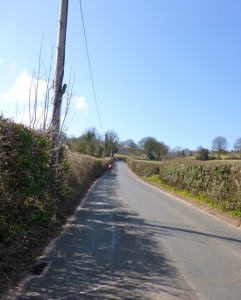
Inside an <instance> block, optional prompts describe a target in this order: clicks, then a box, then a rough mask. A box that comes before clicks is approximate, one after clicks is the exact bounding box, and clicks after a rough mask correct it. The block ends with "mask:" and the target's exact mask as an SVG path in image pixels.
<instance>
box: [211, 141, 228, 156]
mask: <svg viewBox="0 0 241 300" xmlns="http://www.w3.org/2000/svg"><path fill="white" fill-rule="evenodd" d="M227 149H228V142H227V140H226V138H225V137H223V136H217V137H216V138H215V139H213V141H212V150H213V151H215V152H217V154H218V159H220V157H221V154H222V153H225V152H226V151H227Z"/></svg>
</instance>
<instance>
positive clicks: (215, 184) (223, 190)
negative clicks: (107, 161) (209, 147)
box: [128, 160, 241, 212]
mask: <svg viewBox="0 0 241 300" xmlns="http://www.w3.org/2000/svg"><path fill="white" fill-rule="evenodd" d="M128 164H129V167H130V168H131V169H132V170H133V171H134V172H135V173H136V174H137V175H139V176H153V175H156V174H158V176H159V179H160V180H161V181H162V182H163V183H166V184H168V185H170V186H172V187H174V188H177V189H179V190H184V191H188V192H189V193H191V194H193V195H197V196H198V197H203V198H205V199H208V200H210V201H212V202H213V203H215V204H217V205H219V206H220V207H222V208H223V209H224V210H226V211H236V212H241V163H237V162H235V163H234V162H232V163H231V162H230V163H228V162H225V163H220V162H217V163H215V162H195V161H192V162H190V161H185V160H183V161H162V162H159V163H158V164H156V163H151V162H141V161H133V160H130V161H129V162H128Z"/></svg>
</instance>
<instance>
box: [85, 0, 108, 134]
mask: <svg viewBox="0 0 241 300" xmlns="http://www.w3.org/2000/svg"><path fill="white" fill-rule="evenodd" d="M79 5H80V11H81V19H82V25H83V31H84V37H85V47H86V53H87V58H88V64H89V70H90V78H91V84H92V89H93V94H94V99H95V106H96V110H97V114H98V118H99V122H100V127H101V129H102V132H104V130H103V126H102V122H101V118H100V112H99V108H98V103H97V97H96V92H95V85H94V79H93V75H92V69H91V64H90V55H89V49H88V43H87V38H86V31H85V22H84V14H83V9H82V2H81V0H79Z"/></svg>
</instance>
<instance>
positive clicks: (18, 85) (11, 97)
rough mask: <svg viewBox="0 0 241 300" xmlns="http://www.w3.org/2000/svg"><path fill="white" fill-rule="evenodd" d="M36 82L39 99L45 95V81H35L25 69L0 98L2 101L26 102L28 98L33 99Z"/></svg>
mask: <svg viewBox="0 0 241 300" xmlns="http://www.w3.org/2000/svg"><path fill="white" fill-rule="evenodd" d="M37 83H38V97H39V99H40V100H41V99H43V97H44V95H45V92H46V87H47V83H46V82H45V81H44V80H39V81H37V79H36V78H33V77H32V76H31V75H29V74H28V72H27V71H26V70H24V71H23V72H22V73H21V74H20V75H19V76H18V77H17V78H16V80H15V83H14V84H13V86H12V87H11V88H10V89H8V90H7V91H6V92H5V93H3V94H1V95H0V98H1V99H2V100H3V101H7V102H15V103H16V102H17V103H26V102H28V101H29V98H30V100H31V101H33V100H34V99H35V92H36V89H37Z"/></svg>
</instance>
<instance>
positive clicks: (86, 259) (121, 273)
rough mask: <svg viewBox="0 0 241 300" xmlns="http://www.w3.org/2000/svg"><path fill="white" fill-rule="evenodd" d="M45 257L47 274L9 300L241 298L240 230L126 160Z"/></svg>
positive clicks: (104, 180) (96, 187) (92, 192)
mask: <svg viewBox="0 0 241 300" xmlns="http://www.w3.org/2000/svg"><path fill="white" fill-rule="evenodd" d="M40 262H43V266H44V268H43V271H42V273H41V274H39V275H33V276H30V277H28V278H26V279H25V280H23V281H22V282H21V283H20V285H19V286H18V287H17V288H16V289H14V290H12V291H10V292H9V293H8V295H5V296H4V299H8V300H10V299H12V300H13V299H17V300H24V299H38V300H39V299H70V300H75V299H88V300H89V299H90V300H94V299H117V300H118V299H133V300H134V299H143V300H144V299H164V300H165V299H210V300H215V299H217V300H222V299H223V300H227V299H229V300H231V299H233V300H236V299H237V300H239V299H241V231H240V229H238V228H235V227H232V226H230V225H228V224H225V223H224V222H222V221H219V220H217V219H215V218H213V217H211V216H209V215H208V214H206V213H204V212H201V211H200V210H198V209H197V208H194V207H192V206H191V205H189V204H187V203H185V202H184V201H181V200H178V199H176V198H175V197H173V196H170V195H168V194H166V193H163V192H161V191H160V190H158V189H156V188H153V187H151V186H149V185H148V184H146V183H144V182H142V181H141V180H139V179H138V178H137V177H136V176H135V175H134V174H132V173H131V171H129V169H128V167H127V165H126V164H125V163H123V162H117V163H116V164H115V165H114V167H113V170H112V173H111V174H108V173H106V174H105V175H104V176H103V177H101V178H100V179H99V180H97V181H96V183H95V184H94V185H93V186H92V188H91V189H90V191H89V192H88V194H87V196H86V198H85V199H84V202H83V203H82V204H81V205H80V206H79V207H78V209H77V211H76V213H75V215H74V216H73V218H71V220H70V221H69V223H68V224H67V226H66V227H65V230H64V231H63V233H62V234H61V235H60V236H59V237H58V238H57V239H56V240H55V241H53V243H52V245H50V246H49V247H48V249H46V251H45V253H44V254H43V256H42V257H41V258H40ZM40 269H41V268H40Z"/></svg>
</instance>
